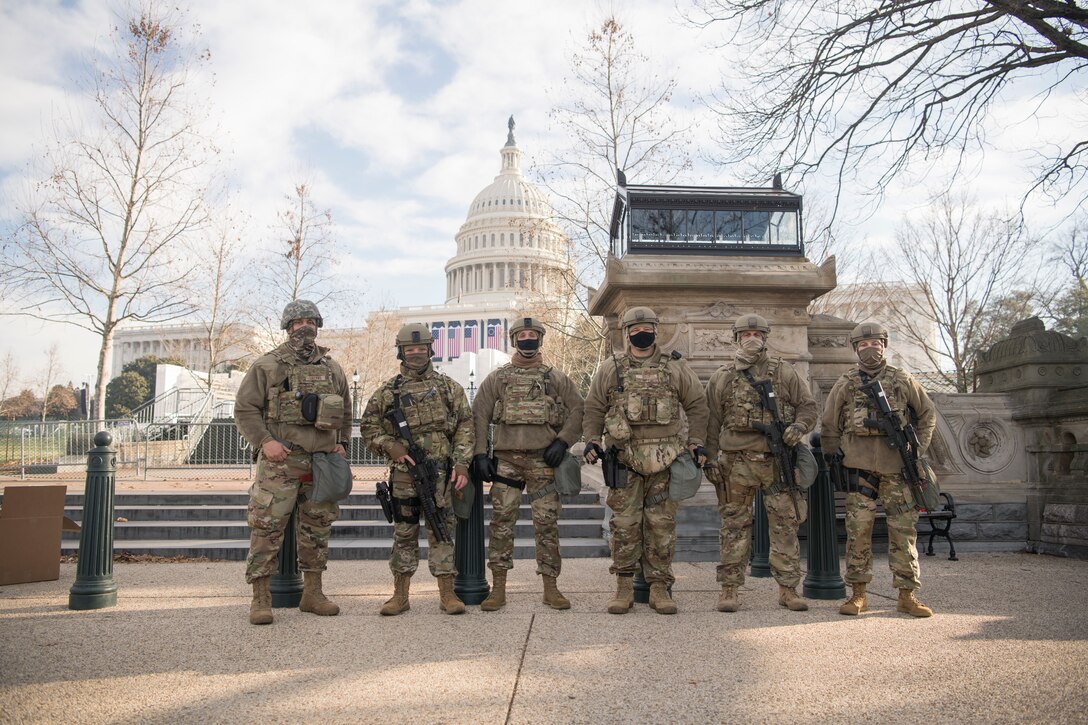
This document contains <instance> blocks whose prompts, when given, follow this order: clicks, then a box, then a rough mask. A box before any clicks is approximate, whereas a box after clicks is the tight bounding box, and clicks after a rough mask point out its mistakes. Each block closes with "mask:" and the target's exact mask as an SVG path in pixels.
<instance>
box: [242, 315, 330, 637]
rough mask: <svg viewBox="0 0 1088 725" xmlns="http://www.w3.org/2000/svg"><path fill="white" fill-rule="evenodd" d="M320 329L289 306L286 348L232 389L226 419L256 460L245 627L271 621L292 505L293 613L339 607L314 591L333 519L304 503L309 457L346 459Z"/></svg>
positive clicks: (315, 318) (324, 506)
mask: <svg viewBox="0 0 1088 725" xmlns="http://www.w3.org/2000/svg"><path fill="white" fill-rule="evenodd" d="M323 324H324V321H323V320H322V319H321V313H320V312H318V309H317V305H315V304H314V303H313V302H310V301H308V300H294V301H293V302H290V303H289V304H288V305H287V307H285V308H284V310H283V316H282V319H281V322H280V326H281V328H282V329H284V330H286V331H287V334H288V339H287V342H285V343H283V344H282V345H280V346H279V347H277V348H276V349H275V350H272V352H269V353H267V354H265V355H262V356H261V357H259V358H257V361H256V362H254V363H253V365H252V366H251V367H250V368H249V370H248V371H246V375H245V377H244V378H243V379H242V384H241V386H240V387H239V388H238V397H237V399H236V401H235V405H234V419H235V424H236V425H237V426H238V430H239V432H240V433H241V434H242V435H243V436H245V438H246V440H248V441H249V444H250V446H252V448H253V450H254V451H256V454H257V478H256V480H255V481H254V482H253V485H252V486H251V487H250V489H249V527H250V529H251V531H252V533H251V534H250V545H249V558H248V560H247V562H246V581H247V582H249V583H251V584H252V585H253V602H252V603H251V605H250V610H249V621H250V622H251V623H253V624H270V623H271V622H272V595H271V593H270V592H269V576H270V575H271V574H272V572H273V571H275V570H276V560H277V557H278V556H279V551H280V546H281V545H282V544H283V530H284V528H285V527H286V526H287V522H288V520H289V519H290V517H291V511H292V510H293V509H294V508H295V505H296V503H297V505H298V530H297V532H296V535H297V539H296V540H297V541H298V561H299V569H301V570H302V572H303V577H304V579H305V588H304V589H303V592H302V600H301V601H300V602H299V609H301V610H302V611H304V612H313V613H314V614H322V615H334V614H338V613H339V612H340V608H339V607H338V606H336V605H335V604H333V603H332V602H331V601H329V600H328V598H326V597H325V595H324V594H323V593H322V591H321V572H323V571H324V570H325V567H326V563H327V561H328V558H329V532H330V530H331V529H332V524H333V522H334V521H336V518H337V516H338V515H339V513H340V509H339V507H338V506H337V505H336V504H335V503H332V502H329V503H314V502H313V501H310V500H309V494H310V492H311V491H312V490H313V475H312V474H311V462H312V458H313V457H312V455H311V454H313V453H318V452H324V453H328V452H332V451H335V452H337V453H339V454H340V455H342V456H345V457H346V456H347V452H346V450H345V449H346V445H347V441H349V440H350V438H351V419H350V417H349V416H346V415H344V408H345V402H346V401H348V400H350V399H351V398H350V397H349V396H350V391H349V390H348V382H347V378H345V377H344V371H343V370H341V369H340V365H338V364H337V363H336V361H335V360H333V359H332V358H331V357H329V350H328V348H325V347H321V346H319V345H317V344H316V343H315V339H316V337H317V330H318V328H320V327H321V326H322V325H323Z"/></svg>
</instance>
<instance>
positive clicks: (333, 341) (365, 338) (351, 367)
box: [318, 302, 403, 416]
mask: <svg viewBox="0 0 1088 725" xmlns="http://www.w3.org/2000/svg"><path fill="white" fill-rule="evenodd" d="M402 323H403V320H402V318H401V316H400V313H399V312H398V311H397V309H396V308H395V307H393V306H392V305H391V303H388V302H383V304H382V305H380V306H379V307H378V309H376V310H374V311H372V312H371V313H370V314H369V315H367V318H366V325H365V326H361V327H352V328H347V329H338V330H336V331H335V332H332V331H330V332H329V333H326V334H325V335H324V336H323V337H319V338H318V341H319V342H321V344H323V345H327V346H329V348H331V350H332V352H333V355H334V357H335V358H336V359H337V360H339V361H340V364H341V367H343V368H344V373H345V374H347V375H349V376H351V377H353V378H354V374H356V373H357V374H358V376H359V379H358V380H357V381H355V380H353V381H352V382H353V385H354V386H355V390H356V391H357V393H356V396H355V397H356V400H357V405H358V410H356V411H354V413H355V415H356V416H357V415H359V414H360V413H361V412H362V408H363V407H364V406H365V405H366V401H367V400H369V399H370V396H371V395H372V394H373V393H374V391H375V390H377V389H378V387H379V386H381V384H382V383H384V382H385V381H386V380H388V379H389V378H391V377H392V376H393V375H395V374H396V372H397V368H398V366H399V364H400V363H399V361H398V360H397V359H396V351H397V349H396V339H397V330H399V329H400V327H401V325H402Z"/></svg>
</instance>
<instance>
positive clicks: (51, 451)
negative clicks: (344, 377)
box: [0, 400, 387, 479]
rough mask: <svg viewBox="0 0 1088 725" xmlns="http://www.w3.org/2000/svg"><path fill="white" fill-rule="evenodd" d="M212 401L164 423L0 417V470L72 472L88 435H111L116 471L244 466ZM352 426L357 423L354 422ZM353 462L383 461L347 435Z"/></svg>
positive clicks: (79, 466)
mask: <svg viewBox="0 0 1088 725" xmlns="http://www.w3.org/2000/svg"><path fill="white" fill-rule="evenodd" d="M213 409H214V406H213V404H212V402H211V401H210V400H209V401H207V402H206V407H205V409H204V411H202V412H201V413H200V414H199V415H198V416H197V419H195V420H192V421H188V422H183V423H175V424H173V425H172V426H171V427H170V428H166V427H163V426H147V425H141V424H140V423H139V422H137V421H135V420H133V419H131V418H126V419H121V420H94V421H47V422H45V423H35V422H19V421H16V422H8V421H3V422H0V476H18V477H19V478H20V479H26V477H27V476H28V475H29V476H36V475H41V476H48V475H52V476H57V475H64V474H69V475H74V474H77V473H79V472H80V471H82V470H83V469H84V468H85V467H86V465H87V451H89V450H90V449H91V448H93V447H94V435H95V433H97V432H98V431H100V430H107V431H109V432H110V433H111V434H112V435H113V443H112V447H113V448H114V449H115V450H116V451H117V470H118V473H119V474H125V475H136V476H140V475H142V476H143V477H144V478H146V477H147V475H148V471H154V470H168V469H174V470H178V471H183V470H186V469H189V470H195V469H207V468H221V469H222V468H246V469H251V468H252V466H253V456H252V453H253V452H252V449H251V448H250V446H249V442H248V441H247V440H246V439H245V438H244V437H243V436H242V435H241V434H240V433H239V432H238V429H237V428H236V427H235V424H234V421H233V420H230V419H226V420H224V419H216V420H213V419H211V411H212V410H213ZM356 430H357V428H356ZM348 457H349V460H350V462H351V465H353V466H384V465H386V464H387V460H386V459H385V457H384V456H378V455H376V454H374V453H373V452H371V451H370V450H369V449H367V448H366V446H365V445H364V443H363V440H362V439H361V438H359V437H354V438H352V440H351V445H350V446H349V450H348Z"/></svg>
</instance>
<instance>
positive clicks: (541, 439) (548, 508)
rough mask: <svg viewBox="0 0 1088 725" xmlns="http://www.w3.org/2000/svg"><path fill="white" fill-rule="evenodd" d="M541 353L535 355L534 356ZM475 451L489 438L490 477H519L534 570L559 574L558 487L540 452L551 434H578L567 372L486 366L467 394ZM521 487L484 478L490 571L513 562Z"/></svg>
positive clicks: (578, 409)
mask: <svg viewBox="0 0 1088 725" xmlns="http://www.w3.org/2000/svg"><path fill="white" fill-rule="evenodd" d="M539 359H540V356H539V355H537V360H539ZM472 408H473V417H474V423H475V428H476V453H477V454H484V453H486V452H487V429H488V426H489V425H490V424H492V423H494V424H495V430H494V435H493V439H492V448H493V450H494V457H495V458H496V459H497V473H498V477H497V478H505V479H509V480H513V481H519V482H524V484H525V493H527V494H528V495H529V501H530V506H531V507H532V512H533V531H534V534H535V537H536V571H537V573H538V574H542V575H544V576H550V577H558V576H559V571H560V569H561V567H562V562H561V559H560V554H559V512H560V501H559V494H558V492H557V491H556V490H555V486H554V482H555V472H554V470H553V469H552V468H551V467H549V466H548V464H547V463H545V462H544V459H543V458H542V456H543V452H544V449H545V448H546V447H547V446H548V445H549V444H550V443H551V442H552V441H554V440H555V439H556V438H559V439H561V440H562V441H564V442H565V443H566V444H567V445H568V446H569V445H571V444H573V443H575V442H576V441H578V440H579V439H580V438H581V436H582V396H580V395H579V394H578V390H577V388H575V386H574V383H572V382H571V380H570V378H568V377H567V376H566V375H564V374H563V373H562V372H561V371H559V370H557V369H555V368H553V367H550V366H548V365H544V364H537V365H527V364H523V365H520V366H517V365H514V364H512V363H511V364H507V365H504V366H503V367H501V368H499V369H498V370H496V371H494V372H492V373H491V374H490V375H488V376H487V378H486V379H485V380H484V382H483V385H481V386H480V390H479V392H477V393H476V399H475V400H474V401H473V405H472ZM521 493H522V491H521V489H520V488H518V487H517V486H513V485H509V484H507V483H503V482H501V481H499V480H496V481H495V482H494V483H492V485H491V505H492V513H491V525H490V536H489V542H488V566H489V567H490V568H491V570H492V571H496V570H498V569H512V568H513V566H514V562H513V556H514V526H515V524H516V523H517V519H518V509H519V508H520V506H521Z"/></svg>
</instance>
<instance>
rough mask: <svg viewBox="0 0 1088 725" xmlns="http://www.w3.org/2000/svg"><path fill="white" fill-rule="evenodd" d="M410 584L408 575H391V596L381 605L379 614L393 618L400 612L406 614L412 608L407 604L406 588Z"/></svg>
mask: <svg viewBox="0 0 1088 725" xmlns="http://www.w3.org/2000/svg"><path fill="white" fill-rule="evenodd" d="M411 583H412V576H411V575H410V574H394V575H393V596H391V597H389V600H388V601H386V603H385V604H383V605H382V608H381V613H382V615H383V616H386V617H393V616H396V615H398V614H400V613H401V612H407V611H408V610H409V609H411V608H412V607H411V606H410V605H409V604H408V587H409V585H410V584H411Z"/></svg>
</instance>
